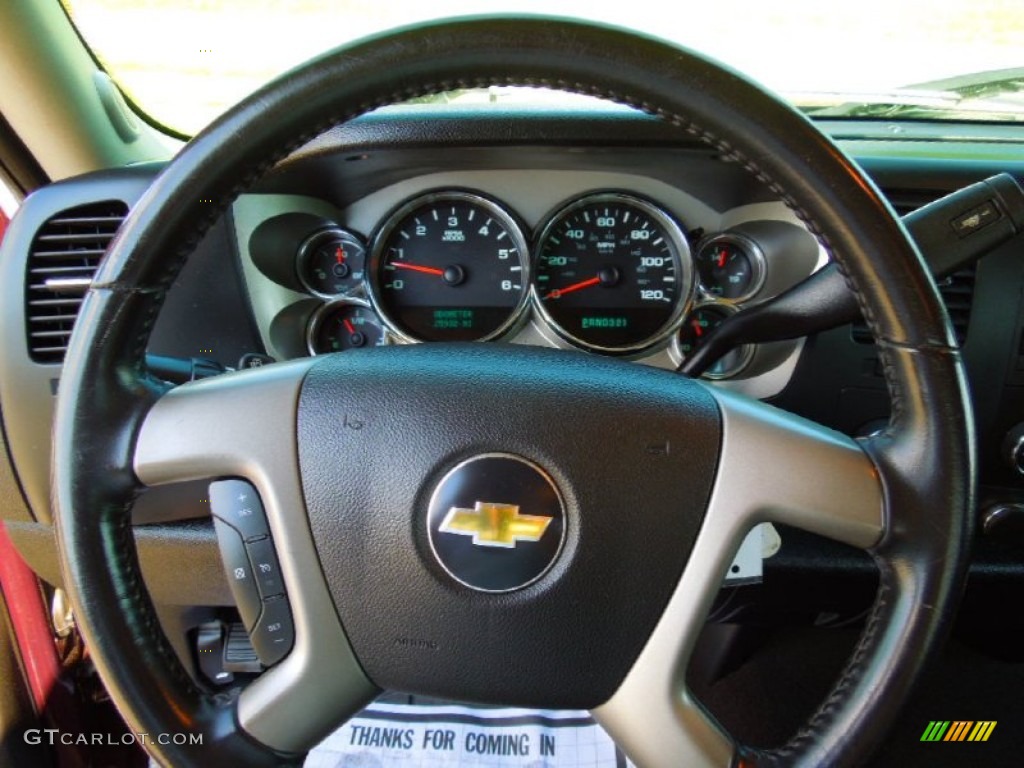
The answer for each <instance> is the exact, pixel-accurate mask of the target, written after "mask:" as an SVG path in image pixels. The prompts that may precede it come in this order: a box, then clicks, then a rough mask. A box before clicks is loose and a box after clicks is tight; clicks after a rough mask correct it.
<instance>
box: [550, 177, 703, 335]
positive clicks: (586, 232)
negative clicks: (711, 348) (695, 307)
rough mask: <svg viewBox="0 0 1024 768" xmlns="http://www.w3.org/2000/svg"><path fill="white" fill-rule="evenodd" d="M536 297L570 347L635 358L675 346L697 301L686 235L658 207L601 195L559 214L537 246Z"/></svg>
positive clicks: (638, 200)
mask: <svg viewBox="0 0 1024 768" xmlns="http://www.w3.org/2000/svg"><path fill="white" fill-rule="evenodd" d="M536 272H537V275H536V280H535V283H534V287H533V296H534V301H535V303H536V306H537V308H538V310H539V312H540V313H541V315H542V316H543V317H544V318H545V320H547V322H548V323H549V324H550V325H551V326H552V327H553V328H554V329H555V331H556V332H557V333H558V334H559V335H561V336H562V337H563V338H565V339H566V340H567V341H569V342H571V343H573V344H575V345H577V346H580V347H583V348H586V349H592V350H595V351H599V352H611V353H628V352H633V351H639V350H642V349H647V348H648V347H651V346H654V345H655V344H657V343H658V342H661V341H664V340H665V339H668V338H669V337H670V336H671V335H672V332H673V331H674V330H675V329H676V328H677V327H678V325H679V321H680V320H681V318H682V316H683V314H684V312H685V311H686V309H687V307H688V305H689V302H690V300H691V297H692V294H693V265H692V260H691V257H690V249H689V246H688V245H687V242H686V238H685V237H684V235H683V232H682V229H681V228H680V226H679V225H678V224H676V223H675V222H674V221H673V219H672V217H671V216H669V215H668V214H667V213H666V212H665V211H663V210H662V209H660V208H658V207H657V206H655V205H654V204H652V203H650V202H648V201H646V200H642V199H640V198H637V197H632V196H629V195H623V194H620V193H600V194H595V195H590V196H588V197H585V198H582V199H580V200H577V201H575V202H573V203H571V204H570V205H568V206H566V207H565V208H562V209H561V210H560V211H558V212H556V213H555V214H554V215H553V216H552V217H551V219H550V221H549V222H548V224H547V225H546V226H545V227H544V229H543V231H542V233H541V236H540V238H539V241H538V258H537V269H536Z"/></svg>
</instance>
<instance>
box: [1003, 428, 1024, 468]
mask: <svg viewBox="0 0 1024 768" xmlns="http://www.w3.org/2000/svg"><path fill="white" fill-rule="evenodd" d="M1003 456H1005V457H1006V461H1007V463H1008V464H1009V465H1010V468H1011V469H1013V470H1014V471H1016V472H1017V473H1019V474H1021V475H1024V423H1021V424H1018V425H1017V426H1015V427H1014V428H1013V429H1011V430H1010V431H1009V432H1007V433H1006V437H1005V438H1003Z"/></svg>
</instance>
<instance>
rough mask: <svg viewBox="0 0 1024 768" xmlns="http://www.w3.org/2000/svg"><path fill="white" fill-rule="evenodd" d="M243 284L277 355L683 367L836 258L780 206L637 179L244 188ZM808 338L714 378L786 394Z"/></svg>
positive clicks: (451, 176) (422, 180) (532, 177)
mask: <svg viewBox="0 0 1024 768" xmlns="http://www.w3.org/2000/svg"><path fill="white" fill-rule="evenodd" d="M233 214H234V224H235V227H234V229H235V234H236V237H237V240H238V242H239V244H240V246H241V251H242V265H243V273H244V277H245V282H246V287H247V290H248V293H249V295H250V296H251V297H252V298H253V306H254V310H255V313H256V320H257V325H258V326H259V328H260V329H261V336H262V337H263V340H264V342H265V344H266V347H267V349H268V350H269V351H270V354H271V356H273V357H274V358H275V359H286V358H292V357H297V356H301V355H304V354H322V353H325V352H334V351H344V350H345V349H349V348H352V347H359V346H367V345H374V344H378V345H379V344H395V343H398V344H407V343H432V342H444V341H486V342H509V343H521V344H536V345H544V346H552V347H561V348H567V349H579V350H582V351H585V352H589V353H593V354H602V355H614V356H624V357H627V358H629V359H633V360H636V361H637V362H640V363H643V364H648V365H655V366H659V367H664V368H675V367H677V366H678V365H679V364H680V363H681V362H682V361H683V360H684V359H685V357H686V356H687V355H688V354H690V353H692V351H693V350H694V349H695V348H696V346H697V345H698V344H699V343H700V340H701V337H702V336H703V335H704V334H705V333H707V332H708V331H709V330H710V328H711V327H713V326H714V325H717V324H718V323H720V322H721V321H722V319H723V318H724V317H726V316H727V315H728V314H731V313H732V312H735V311H737V309H738V308H740V307H743V306H746V305H747V304H749V303H755V302H758V301H762V300H764V299H765V298H769V297H770V296H773V295H775V294H776V293H778V292H779V291H781V290H784V289H785V288H788V287H789V286H791V285H792V284H794V283H796V282H798V281H799V280H801V279H803V278H805V277H807V275H809V274H810V273H811V271H813V269H814V268H815V267H816V266H818V265H820V264H821V263H824V260H825V256H824V254H823V253H822V251H821V249H820V247H819V246H818V244H817V242H816V241H815V240H814V238H813V237H811V235H810V234H809V233H808V232H807V231H806V229H804V228H803V227H802V226H800V225H799V223H798V222H797V220H796V219H795V217H793V216H792V214H791V213H790V212H789V211H788V209H787V208H786V207H785V206H783V205H781V204H773V203H764V204H760V205H757V204H755V205H739V206H736V207H733V208H730V209H728V210H725V211H717V210H715V209H713V208H711V207H710V206H709V205H708V204H707V203H705V202H704V201H703V200H701V199H700V198H698V197H696V196H694V195H693V194H691V193H689V192H688V191H686V190H684V189H680V188H678V187H673V186H670V185H668V184H666V183H664V182H659V181H657V180H654V179H651V178H649V177H645V176H642V175H639V174H635V173H614V172H602V171H591V170H585V171H572V170H512V169H501V170H493V171H461V172H453V171H450V172H444V173H434V174H425V175H422V176H417V177H414V178H411V179H407V180H403V181H402V182H401V183H398V184H393V185H389V186H387V187H384V188H383V189H380V190H377V191H375V192H373V193H371V194H369V195H367V196H366V197H364V198H362V199H360V200H358V201H356V202H355V203H354V204H352V205H350V206H348V207H346V208H345V209H343V210H339V209H336V208H333V207H332V206H329V205H326V204H324V202H323V201H321V200H315V199H310V198H302V197H294V196H293V197H287V196H274V195H271V196H265V195H245V196H243V197H242V198H240V199H239V200H238V201H237V202H236V204H235V206H234V209H233ZM798 348H799V344H797V343H786V344H774V345H764V346H763V347H761V346H753V345H751V346H748V347H743V348H740V349H737V350H735V351H734V352H733V353H730V355H728V356H727V357H726V358H725V359H723V360H722V361H720V362H719V364H717V365H716V366H715V367H714V368H713V369H712V370H710V371H709V372H708V374H707V377H708V378H710V379H716V380H729V381H731V382H732V383H733V386H735V387H736V388H738V389H741V390H743V391H745V392H747V393H748V394H752V395H754V396H761V397H764V396H770V395H772V394H775V393H777V392H778V391H780V390H781V389H782V388H783V387H784V386H785V383H786V381H787V379H788V377H789V376H790V375H791V373H792V368H793V365H794V364H795V362H796V357H797V355H796V352H797V350H798Z"/></svg>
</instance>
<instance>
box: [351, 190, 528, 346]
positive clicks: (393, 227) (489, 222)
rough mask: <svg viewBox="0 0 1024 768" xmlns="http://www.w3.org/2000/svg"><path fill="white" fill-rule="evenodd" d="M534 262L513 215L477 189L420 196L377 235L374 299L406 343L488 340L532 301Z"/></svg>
mask: <svg viewBox="0 0 1024 768" xmlns="http://www.w3.org/2000/svg"><path fill="white" fill-rule="evenodd" d="M529 286H530V261H529V255H528V252H527V246H526V240H525V238H524V237H523V234H522V231H521V230H520V228H519V226H518V225H517V224H516V222H515V220H514V219H513V218H512V216H511V215H510V214H509V213H508V212H506V211H505V210H504V209H502V208H501V207H500V206H499V205H498V204H497V203H495V202H493V201H491V200H488V199H487V198H484V197H481V196H480V195H477V194H474V193H471V192H461V191H443V192H435V193H431V194H429V195H425V196H423V197H418V198H416V199H415V200H411V201H409V202H408V203H406V204H405V205H403V206H401V207H400V208H399V209H398V210H397V211H395V212H394V213H393V214H392V215H391V216H390V217H389V218H388V221H387V222H386V223H385V224H384V226H383V227H382V228H381V231H380V234H379V235H378V236H377V237H376V238H375V240H374V245H373V255H372V258H371V266H370V296H371V298H372V300H373V303H374V306H375V307H376V309H377V311H378V313H379V314H380V316H381V317H382V318H383V319H384V321H385V322H386V323H387V324H388V326H389V327H390V328H391V330H392V331H393V332H394V333H395V334H396V335H398V336H399V337H400V338H402V339H404V340H406V341H486V340H488V339H494V338H497V337H499V336H501V335H503V334H504V333H505V332H506V331H508V330H510V329H511V328H512V326H513V325H515V323H516V320H517V319H518V318H519V317H521V316H522V314H523V310H524V309H525V307H526V304H527V302H528V297H529V294H528V291H529Z"/></svg>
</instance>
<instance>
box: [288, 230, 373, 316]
mask: <svg viewBox="0 0 1024 768" xmlns="http://www.w3.org/2000/svg"><path fill="white" fill-rule="evenodd" d="M365 262H366V246H365V245H364V244H363V241H362V240H361V239H360V238H359V237H358V236H357V235H355V234H353V233H352V232H349V231H347V230H344V229H338V228H333V227H332V228H331V229H324V230H321V231H320V232H317V233H315V234H314V235H312V236H311V237H310V238H309V239H307V240H306V241H305V242H304V243H303V244H302V245H301V246H300V247H299V254H298V258H297V261H296V264H295V268H296V271H297V272H298V275H299V281H300V282H301V283H302V285H303V286H304V287H305V288H306V290H308V291H309V292H310V293H312V294H313V295H315V296H320V297H322V298H325V299H329V298H333V297H334V296H339V295H341V294H345V293H348V292H349V291H351V290H352V289H354V288H355V287H356V286H359V285H361V284H362V282H363V266H364V264H365Z"/></svg>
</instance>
